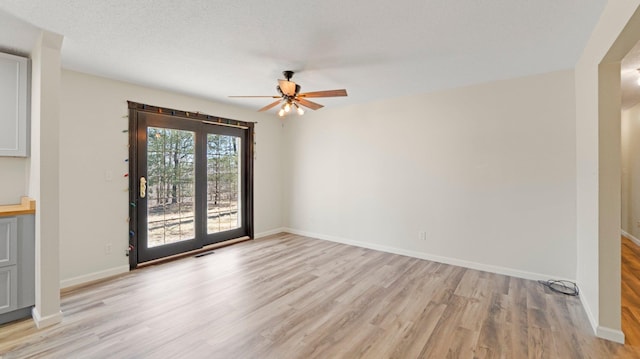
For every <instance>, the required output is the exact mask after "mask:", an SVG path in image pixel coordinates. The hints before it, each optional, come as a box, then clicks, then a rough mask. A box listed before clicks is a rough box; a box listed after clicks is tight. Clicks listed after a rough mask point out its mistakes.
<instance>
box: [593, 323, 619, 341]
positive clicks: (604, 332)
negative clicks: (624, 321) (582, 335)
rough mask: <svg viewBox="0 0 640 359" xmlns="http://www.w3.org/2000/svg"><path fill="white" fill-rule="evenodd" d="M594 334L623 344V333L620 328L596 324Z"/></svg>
mask: <svg viewBox="0 0 640 359" xmlns="http://www.w3.org/2000/svg"><path fill="white" fill-rule="evenodd" d="M596 336H597V337H598V338H602V339H606V340H611V341H612V342H616V343H620V344H624V333H623V332H622V330H615V329H611V328H607V327H601V326H598V329H597V330H596Z"/></svg>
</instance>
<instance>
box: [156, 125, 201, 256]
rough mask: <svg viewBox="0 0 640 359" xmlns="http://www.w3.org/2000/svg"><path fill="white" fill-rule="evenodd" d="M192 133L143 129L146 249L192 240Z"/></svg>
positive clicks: (193, 187)
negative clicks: (145, 153)
mask: <svg viewBox="0 0 640 359" xmlns="http://www.w3.org/2000/svg"><path fill="white" fill-rule="evenodd" d="M194 139H195V133H194V132H192V131H185V130H176V129H170V128H158V127H148V128H147V247H148V248H153V247H158V246H163V245H167V244H171V243H177V242H181V241H186V240H190V239H194V238H195V237H196V234H195V233H196V232H195V206H194V201H195V178H196V176H195V141H194Z"/></svg>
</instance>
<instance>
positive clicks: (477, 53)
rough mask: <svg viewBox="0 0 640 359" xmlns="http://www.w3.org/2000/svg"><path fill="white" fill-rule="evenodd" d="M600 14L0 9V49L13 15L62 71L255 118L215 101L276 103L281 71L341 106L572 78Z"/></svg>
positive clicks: (118, 4) (79, 5)
mask: <svg viewBox="0 0 640 359" xmlns="http://www.w3.org/2000/svg"><path fill="white" fill-rule="evenodd" d="M605 3H606V0H590V1H582V0H536V1H531V0H485V1H475V0H466V1H462V0H460V1H451V0H402V1H389V0H367V1H364V0H356V1H344V0H341V1H338V0H325V1H300V0H298V1H293V0H281V1H258V0H254V1H212V0H190V1H180V2H179V1H174V0H138V1H131V0H47V1H32V0H0V11H4V12H5V13H7V14H10V15H12V16H9V15H7V14H2V13H0V48H2V47H4V48H7V47H15V48H19V45H16V44H11V42H12V41H22V40H19V39H18V37H19V36H21V35H16V36H13V37H12V36H8V35H7V33H8V32H11V31H15V27H11V26H10V21H5V18H11V19H12V18H13V16H15V17H17V18H19V19H22V20H24V21H26V22H28V23H30V24H33V25H34V26H36V27H39V28H43V29H46V30H49V31H53V32H56V33H59V34H62V35H63V36H64V43H63V49H62V58H63V66H64V67H65V68H68V69H73V70H77V71H81V72H86V73H91V74H95V75H100V76H105V77H109V78H115V79H119V80H124V81H128V82H133V83H138V84H142V85H147V86H152V87H158V88H164V89H170V90H174V91H178V92H183V93H187V94H191V95H195V96H199V97H205V98H209V99H213V100H216V101H223V102H227V103H233V104H236V105H239V106H248V107H250V108H255V109H257V108H259V107H262V106H263V105H265V104H266V103H268V99H229V98H227V96H228V95H272V94H276V92H275V85H276V79H277V78H282V75H281V72H282V70H286V69H291V70H294V71H297V73H296V75H295V76H294V78H293V80H294V81H296V82H297V83H299V84H301V85H302V91H317V90H327V89H335V88H346V89H347V90H348V92H349V97H348V98H335V99H334V98H331V99H318V102H320V103H323V104H325V105H326V106H340V105H346V104H350V103H362V102H367V101H372V100H376V99H380V98H388V97H397V96H404V95H409V94H415V93H421V92H429V91H435V90H441V89H446V88H453V87H458V86H464V85H470V84H475V83H481V82H486V81H492V80H499V79H506V78H512V77H518V76H525V75H531V74H537V73H544V72H548V71H554V70H563V69H569V68H573V67H574V65H575V63H576V62H577V60H578V58H579V56H580V53H581V51H582V49H583V48H584V45H585V44H586V41H587V39H588V37H589V35H590V33H591V31H592V30H593V28H594V26H595V24H596V22H597V20H598V17H599V14H600V12H601V11H602V9H603V8H604V5H605ZM11 21H14V22H15V21H17V20H15V19H14V20H11ZM7 41H8V42H7ZM274 112H275V111H274Z"/></svg>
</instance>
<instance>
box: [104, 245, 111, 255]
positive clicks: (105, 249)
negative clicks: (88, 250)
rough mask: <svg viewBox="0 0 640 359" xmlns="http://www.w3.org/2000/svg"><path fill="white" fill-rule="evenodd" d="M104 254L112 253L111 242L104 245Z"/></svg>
mask: <svg viewBox="0 0 640 359" xmlns="http://www.w3.org/2000/svg"><path fill="white" fill-rule="evenodd" d="M104 254H111V243H107V244H105V245H104Z"/></svg>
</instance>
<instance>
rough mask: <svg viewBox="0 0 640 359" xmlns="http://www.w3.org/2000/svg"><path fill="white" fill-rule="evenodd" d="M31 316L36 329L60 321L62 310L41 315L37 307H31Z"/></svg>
mask: <svg viewBox="0 0 640 359" xmlns="http://www.w3.org/2000/svg"><path fill="white" fill-rule="evenodd" d="M31 317H32V318H33V321H34V322H35V323H36V327H38V329H42V328H46V327H49V326H52V325H54V324H58V323H60V322H62V312H57V313H54V314H51V315H47V316H45V317H43V316H41V315H40V312H39V311H38V308H37V307H33V309H32V310H31Z"/></svg>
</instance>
